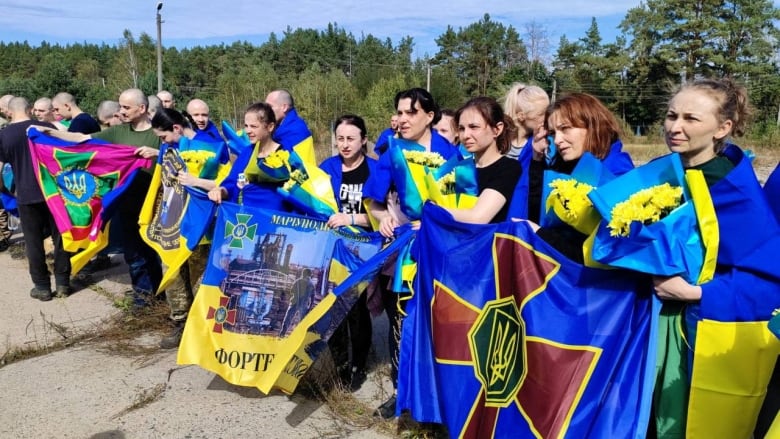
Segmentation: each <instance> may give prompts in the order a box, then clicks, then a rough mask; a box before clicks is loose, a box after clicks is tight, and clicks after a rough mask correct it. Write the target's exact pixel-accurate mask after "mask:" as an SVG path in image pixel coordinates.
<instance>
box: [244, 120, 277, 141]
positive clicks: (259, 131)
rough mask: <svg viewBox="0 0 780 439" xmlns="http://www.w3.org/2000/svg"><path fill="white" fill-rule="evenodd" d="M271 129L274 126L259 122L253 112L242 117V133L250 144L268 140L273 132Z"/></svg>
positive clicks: (262, 121)
mask: <svg viewBox="0 0 780 439" xmlns="http://www.w3.org/2000/svg"><path fill="white" fill-rule="evenodd" d="M273 127H274V124H272V123H267V122H266V121H264V120H261V119H260V118H259V117H258V116H257V113H255V112H249V113H246V114H245V115H244V132H245V133H246V135H247V137H249V141H250V142H252V144H255V143H257V142H261V143H262V142H265V141H266V140H268V138H270V137H271V132H273Z"/></svg>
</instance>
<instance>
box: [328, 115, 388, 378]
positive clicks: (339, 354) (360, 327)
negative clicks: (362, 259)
mask: <svg viewBox="0 0 780 439" xmlns="http://www.w3.org/2000/svg"><path fill="white" fill-rule="evenodd" d="M333 126H334V127H335V131H336V146H337V148H338V152H339V154H338V155H336V156H333V157H330V158H328V159H326V160H325V161H323V162H322V163H320V168H321V169H322V170H323V171H325V172H326V173H327V174H328V175H330V182H331V185H332V186H333V193H334V194H336V204H337V205H338V208H339V211H338V212H337V213H334V214H333V215H331V216H330V218H328V226H330V227H334V228H335V227H341V226H348V225H353V226H359V227H361V228H370V226H371V225H370V224H369V221H368V215H367V214H366V211H365V207H364V203H363V185H364V184H365V182H366V181H367V180H368V177H369V176H370V175H371V174H372V173H373V172H374V169H375V167H376V160H374V159H372V158H371V157H368V156H366V142H367V141H368V137H367V136H366V123H365V122H364V121H363V119H362V118H361V117H360V116H355V115H351V114H347V115H344V116H341V117H340V118H338V119H336V122H335V123H334V124H333ZM366 294H367V292H366V291H363V292H361V293H360V296H359V298H358V300H357V302H356V303H355V304H354V306H353V307H352V308H351V309H350V311H349V313H348V314H347V316H346V318H345V320H344V322H342V324H341V325H340V326H339V327H338V329H337V330H336V332H335V333H334V334H333V336H332V337H331V338H330V341H329V345H330V347H331V352H332V353H333V360H334V362H335V363H336V368H337V369H338V370H339V375H340V377H341V379H342V381H343V382H344V384H345V385H347V386H348V387H349V389H350V390H352V391H355V390H357V389H358V388H360V386H361V385H362V384H363V382H364V381H365V380H366V363H367V361H368V353H369V351H370V350H371V336H372V330H371V314H370V313H369V311H368V305H367V304H366ZM350 347H351V349H349V348H350ZM350 351H351V354H352V355H349V352H350ZM350 357H351V359H352V361H351V362H350V361H349V359H350Z"/></svg>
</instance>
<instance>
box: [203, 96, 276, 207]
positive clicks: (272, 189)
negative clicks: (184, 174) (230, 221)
mask: <svg viewBox="0 0 780 439" xmlns="http://www.w3.org/2000/svg"><path fill="white" fill-rule="evenodd" d="M274 128H276V117H275V116H274V111H273V109H272V108H271V106H270V105H268V104H266V103H265V102H257V103H254V104H252V105H250V106H249V107H248V108H247V109H246V112H245V113H244V132H245V133H246V135H247V136H248V137H249V141H250V142H252V145H253V147H252V148H246V149H245V150H244V151H243V152H242V153H241V155H239V156H238V158H237V159H236V161H235V162H234V163H233V167H232V169H231V170H230V174H229V175H228V176H227V178H225V180H224V181H223V182H222V185H221V186H219V187H216V188H214V189H212V190H210V191H209V199H210V200H212V201H214V202H215V203H217V204H219V203H221V202H222V200H227V201H230V202H233V203H240V204H251V205H252V206H259V207H264V208H267V209H272V210H289V209H287V208H286V205H285V203H284V201H283V198H282V196H281V195H279V193H278V192H277V188H279V187H281V186H282V185H283V184H284V182H285V181H286V180H287V179H288V178H289V172H287V173H280V174H279V176H276V175H270V174H268V173H263V172H262V171H261V166H262V167H263V168H264V169H266V168H267V169H280V170H281V169H283V168H285V169H286V165H285V164H286V161H287V157H288V154H289V148H285V147H284V146H282V145H280V144H278V143H276V142H275V141H274V140H273V139H272V138H271V135H272V134H273V132H274Z"/></svg>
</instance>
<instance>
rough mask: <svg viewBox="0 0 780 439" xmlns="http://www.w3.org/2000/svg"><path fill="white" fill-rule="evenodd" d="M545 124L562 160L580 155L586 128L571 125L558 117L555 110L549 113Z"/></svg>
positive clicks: (586, 132) (583, 149)
mask: <svg viewBox="0 0 780 439" xmlns="http://www.w3.org/2000/svg"><path fill="white" fill-rule="evenodd" d="M547 126H548V131H549V133H550V135H551V136H553V138H554V143H555V146H556V148H557V150H558V154H560V156H561V158H562V159H563V161H566V162H570V161H572V160H577V159H578V158H580V157H582V154H583V153H585V141H586V140H587V138H588V129H587V128H577V127H575V126H573V125H572V124H571V122H569V121H568V120H565V119H563V118H562V117H560V115H559V113H558V112H557V111H556V112H554V113H553V114H551V115H550V118H549V120H548V121H547Z"/></svg>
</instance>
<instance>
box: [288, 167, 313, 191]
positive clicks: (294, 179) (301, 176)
mask: <svg viewBox="0 0 780 439" xmlns="http://www.w3.org/2000/svg"><path fill="white" fill-rule="evenodd" d="M308 179H309V176H308V175H307V174H306V172H304V171H303V170H301V169H295V170H293V171H292V172H291V173H290V179H289V180H287V181H286V182H285V183H284V186H283V188H284V190H288V191H289V190H290V189H291V188H292V187H293V186H295V185H296V184H303V182H304V181H306V180H308Z"/></svg>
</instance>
